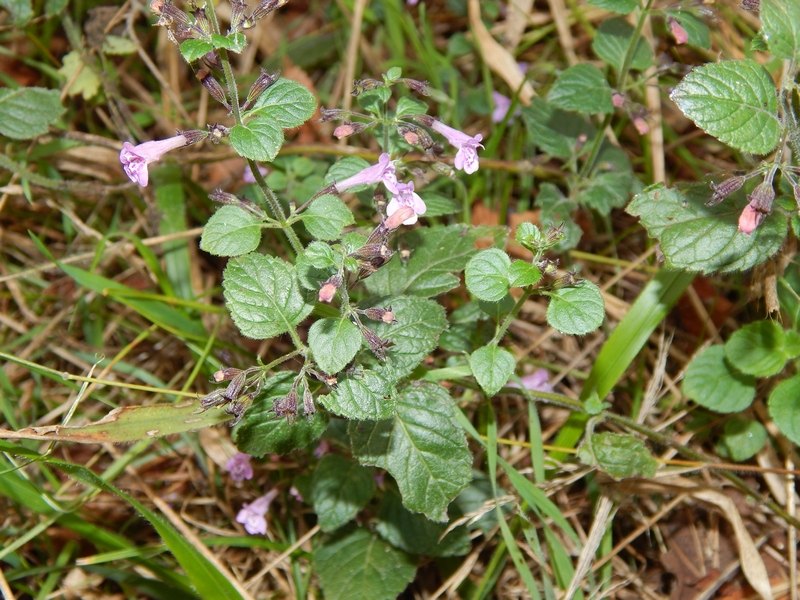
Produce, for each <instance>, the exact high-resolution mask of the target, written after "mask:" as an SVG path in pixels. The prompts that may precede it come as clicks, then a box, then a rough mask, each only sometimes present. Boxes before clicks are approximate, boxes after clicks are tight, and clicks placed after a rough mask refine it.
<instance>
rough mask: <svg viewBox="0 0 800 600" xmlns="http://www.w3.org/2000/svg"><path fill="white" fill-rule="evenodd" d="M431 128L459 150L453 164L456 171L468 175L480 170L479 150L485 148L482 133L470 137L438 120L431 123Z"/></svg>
mask: <svg viewBox="0 0 800 600" xmlns="http://www.w3.org/2000/svg"><path fill="white" fill-rule="evenodd" d="M431 128H432V129H433V130H434V131H438V132H439V133H441V134H442V135H443V136H444V137H445V138H447V141H448V142H450V144H451V145H452V146H454V147H455V148H456V149H457V150H458V152H456V159H455V161H454V162H453V165H454V166H455V168H456V169H458V170H459V171H464V172H465V173H467V174H470V173H474V172H475V171H477V170H478V167H479V165H478V148H483V145H482V144H481V140H482V139H483V136H482V135H481V134H480V133H479V134H478V135H476V136H474V137H470V136H468V135H467V134H466V133H464V132H463V131H459V130H458V129H453V128H452V127H449V126H447V125H445V124H444V123H442V122H441V121H436V120H434V121H433V123H431Z"/></svg>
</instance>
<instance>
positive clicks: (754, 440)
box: [722, 417, 767, 462]
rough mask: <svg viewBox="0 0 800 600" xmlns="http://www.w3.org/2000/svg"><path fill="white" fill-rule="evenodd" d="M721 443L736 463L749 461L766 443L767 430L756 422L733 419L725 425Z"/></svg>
mask: <svg viewBox="0 0 800 600" xmlns="http://www.w3.org/2000/svg"><path fill="white" fill-rule="evenodd" d="M722 443H723V445H724V448H725V450H726V451H727V452H728V455H729V456H730V457H731V458H732V459H733V460H735V461H736V462H742V461H745V460H749V459H751V458H753V457H754V456H755V455H756V454H758V453H759V452H760V451H761V449H762V448H763V447H764V444H766V443H767V430H766V429H765V428H764V426H763V425H762V424H761V423H759V422H758V421H753V420H752V419H746V418H743V417H742V418H740V417H734V418H732V419H730V420H729V421H728V422H726V423H725V430H724V433H723V435H722Z"/></svg>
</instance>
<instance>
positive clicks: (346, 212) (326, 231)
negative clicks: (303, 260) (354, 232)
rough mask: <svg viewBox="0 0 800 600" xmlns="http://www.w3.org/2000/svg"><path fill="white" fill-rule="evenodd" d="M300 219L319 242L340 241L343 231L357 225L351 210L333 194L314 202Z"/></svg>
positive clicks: (323, 196)
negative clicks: (348, 226)
mask: <svg viewBox="0 0 800 600" xmlns="http://www.w3.org/2000/svg"><path fill="white" fill-rule="evenodd" d="M300 218H301V219H302V220H303V225H305V227H306V229H307V230H308V233H310V234H311V235H312V236H313V237H315V238H317V239H318V240H335V239H338V238H339V236H341V235H342V229H344V228H345V227H346V226H347V225H352V224H353V223H355V220H354V219H353V213H351V212H350V209H349V208H347V206H345V203H344V202H342V201H341V200H340V199H339V198H338V197H336V196H334V195H332V194H324V195H322V196H320V197H319V198H317V199H316V200H314V202H312V203H311V206H309V207H308V208H307V209H306V211H305V212H303V213H302V214H301V216H300Z"/></svg>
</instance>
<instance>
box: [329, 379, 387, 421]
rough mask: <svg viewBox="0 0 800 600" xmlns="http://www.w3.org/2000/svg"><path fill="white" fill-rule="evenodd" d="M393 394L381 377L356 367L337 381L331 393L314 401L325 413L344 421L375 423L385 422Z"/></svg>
mask: <svg viewBox="0 0 800 600" xmlns="http://www.w3.org/2000/svg"><path fill="white" fill-rule="evenodd" d="M393 391H394V388H393V387H392V385H391V383H390V382H389V381H387V380H386V378H385V377H382V376H381V375H380V374H378V373H376V372H375V371H373V370H371V369H363V368H360V367H359V368H356V369H353V371H352V372H348V373H346V374H345V375H343V376H342V377H339V381H338V383H337V384H336V387H334V388H333V390H331V393H330V394H327V395H325V396H320V397H319V398H317V401H318V402H319V403H320V404H321V405H322V406H324V407H325V409H326V410H329V411H330V412H332V413H334V414H337V415H339V416H342V417H345V418H347V419H359V420H368V419H371V420H379V419H386V418H389V417H390V416H391V415H392V413H393V412H394V410H395V399H394V398H393V397H392V392H393Z"/></svg>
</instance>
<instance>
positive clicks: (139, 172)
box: [119, 135, 189, 187]
mask: <svg viewBox="0 0 800 600" xmlns="http://www.w3.org/2000/svg"><path fill="white" fill-rule="evenodd" d="M188 143H189V140H188V139H187V138H186V136H185V135H176V136H173V137H171V138H167V139H165V140H156V141H154V142H144V143H142V144H139V145H137V146H134V145H133V144H131V143H130V142H125V143H124V144H122V150H121V151H120V153H119V162H121V163H122V168H123V169H124V170H125V174H126V175H127V176H128V177H129V178H130V180H131V181H132V182H134V183H138V184H139V185H140V186H142V187H147V181H148V173H147V165H149V164H150V163H153V162H157V161H159V160H161V157H162V156H164V154H166V153H167V152H169V151H170V150H175V149H176V148H182V147H183V146H186V145H187V144H188Z"/></svg>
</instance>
